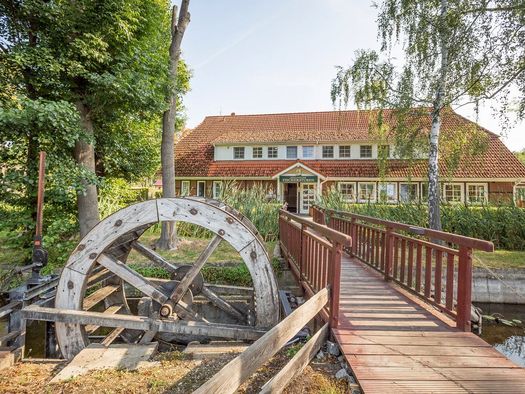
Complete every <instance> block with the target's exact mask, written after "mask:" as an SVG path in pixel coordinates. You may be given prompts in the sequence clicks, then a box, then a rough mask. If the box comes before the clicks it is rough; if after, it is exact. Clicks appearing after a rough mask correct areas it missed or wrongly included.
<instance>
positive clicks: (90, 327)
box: [84, 304, 124, 335]
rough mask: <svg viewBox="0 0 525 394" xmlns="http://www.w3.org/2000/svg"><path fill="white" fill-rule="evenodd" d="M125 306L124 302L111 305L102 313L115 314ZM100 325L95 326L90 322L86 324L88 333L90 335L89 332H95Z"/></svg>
mask: <svg viewBox="0 0 525 394" xmlns="http://www.w3.org/2000/svg"><path fill="white" fill-rule="evenodd" d="M123 308H124V305H122V304H117V305H111V306H110V307H109V308H108V309H106V310H105V311H104V312H102V313H105V314H107V315H114V314H115V313H118V312H120V311H121V310H122V309H123ZM99 327H100V326H95V325H93V324H88V325H87V326H85V327H84V328H85V330H86V333H87V334H88V335H89V334H93V333H94V332H95V331H97V329H98V328H99Z"/></svg>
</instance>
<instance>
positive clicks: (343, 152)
mask: <svg viewBox="0 0 525 394" xmlns="http://www.w3.org/2000/svg"><path fill="white" fill-rule="evenodd" d="M339 157H340V158H341V159H348V158H350V145H341V146H340V147H339Z"/></svg>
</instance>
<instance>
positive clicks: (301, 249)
mask: <svg viewBox="0 0 525 394" xmlns="http://www.w3.org/2000/svg"><path fill="white" fill-rule="evenodd" d="M305 230H306V225H304V224H301V234H300V238H299V242H300V246H299V281H302V280H303V265H304V264H303V249H304V245H303V242H304V237H303V233H304V231H305Z"/></svg>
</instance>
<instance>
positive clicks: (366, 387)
mask: <svg viewBox="0 0 525 394" xmlns="http://www.w3.org/2000/svg"><path fill="white" fill-rule="evenodd" d="M359 383H360V385H361V388H362V389H363V392H365V393H377V394H384V393H388V394H405V393H418V394H419V393H450V394H456V393H458V394H459V393H469V392H470V391H467V390H465V389H463V388H461V386H460V385H458V384H456V383H454V382H450V381H440V382H439V385H437V384H436V382H435V381H432V380H412V381H406V380H363V381H360V382H359Z"/></svg>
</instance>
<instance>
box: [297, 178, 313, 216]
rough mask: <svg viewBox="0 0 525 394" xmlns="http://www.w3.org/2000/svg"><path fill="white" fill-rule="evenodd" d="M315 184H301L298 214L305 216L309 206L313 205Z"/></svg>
mask: <svg viewBox="0 0 525 394" xmlns="http://www.w3.org/2000/svg"><path fill="white" fill-rule="evenodd" d="M315 187H316V184H315V183H301V207H300V208H301V209H300V213H304V214H307V213H308V209H309V208H310V205H313V204H314V203H315Z"/></svg>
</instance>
